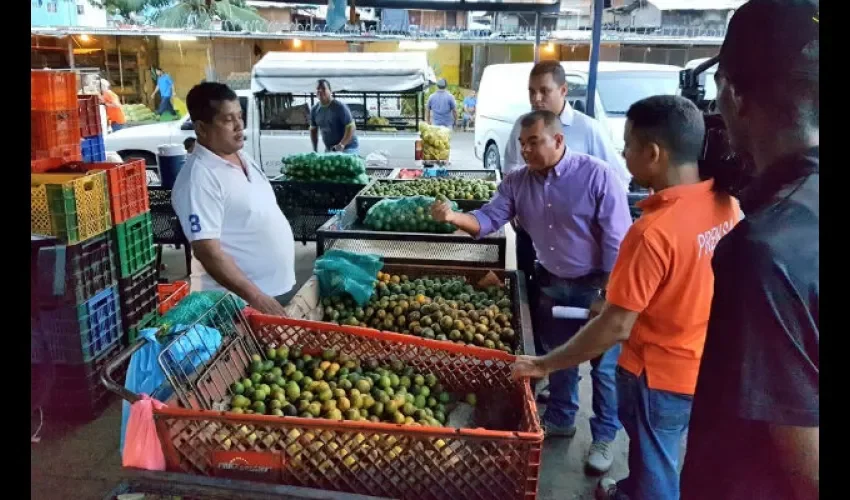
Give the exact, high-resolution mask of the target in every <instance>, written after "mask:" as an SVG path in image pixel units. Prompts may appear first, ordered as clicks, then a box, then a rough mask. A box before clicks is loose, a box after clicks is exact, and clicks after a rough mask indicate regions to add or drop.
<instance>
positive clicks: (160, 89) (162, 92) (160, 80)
mask: <svg viewBox="0 0 850 500" xmlns="http://www.w3.org/2000/svg"><path fill="white" fill-rule="evenodd" d="M157 93H159V108H157V110H156V114H158V115H163V114H165V113H171V114H172V115H175V116H176V115H177V111H175V110H174V103H172V102H171V99H172V98H173V97H174V80H172V79H171V75H169V74H168V73H166V72H165V71H163V70H162V68H156V88H155V89H153V94H151V99H153V98H154V97H156V94H157Z"/></svg>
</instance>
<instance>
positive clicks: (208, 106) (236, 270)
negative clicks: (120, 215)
mask: <svg viewBox="0 0 850 500" xmlns="http://www.w3.org/2000/svg"><path fill="white" fill-rule="evenodd" d="M186 105H187V107H188V108H189V115H190V117H191V119H192V122H193V124H194V126H195V134H196V135H197V138H198V141H197V144H196V145H195V149H194V151H193V152H192V154H191V155H189V157H188V158H187V160H186V164H185V165H184V166H183V168H182V169H181V170H180V174H179V175H178V176H177V180H176V181H175V182H174V189H173V190H172V193H171V203H172V205H173V206H174V211H175V212H176V213H177V216H178V217H179V218H180V224H181V225H182V226H183V232H184V233H185V234H186V236H187V237H188V239H189V241H190V242H191V243H192V251H193V253H194V257H195V259H193V262H192V289H193V290H222V289H225V290H229V291H231V292H233V293H235V294H236V295H238V296H239V297H241V298H243V299H244V300H245V301H246V302H248V304H249V305H250V306H252V307H253V308H255V309H257V310H259V311H261V312H263V313H266V314H276V315H283V314H284V309H283V304H282V303H283V302H285V297H286V296H287V294H288V292H290V290H292V288H293V286H294V285H295V255H294V251H295V242H294V238H293V236H292V229H291V228H290V226H289V222H288V221H287V220H286V217H284V215H283V213H282V212H281V211H280V207H278V205H277V201H276V199H275V196H274V191H273V190H272V187H271V184H270V183H269V180H268V179H267V178H266V175H265V174H264V173H263V170H262V169H261V168H260V166H259V165H257V163H256V162H255V161H254V160H252V159H251V158H249V157H248V156H247V155H246V154H245V153H243V152H242V148H243V146H244V145H245V135H244V127H245V126H244V121H243V116H242V107H241V106H240V105H239V99H238V97H237V96H236V93H234V92H233V90H231V89H230V88H229V87H228V86H227V85H223V84H220V83H214V82H204V83H201V84H199V85H196V86H195V87H194V88H192V90H190V91H189V94H188V95H187V96H186Z"/></svg>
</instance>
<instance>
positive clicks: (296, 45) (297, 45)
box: [292, 38, 301, 49]
mask: <svg viewBox="0 0 850 500" xmlns="http://www.w3.org/2000/svg"><path fill="white" fill-rule="evenodd" d="M292 48H294V49H300V48H301V40H299V39H297V38H293V39H292Z"/></svg>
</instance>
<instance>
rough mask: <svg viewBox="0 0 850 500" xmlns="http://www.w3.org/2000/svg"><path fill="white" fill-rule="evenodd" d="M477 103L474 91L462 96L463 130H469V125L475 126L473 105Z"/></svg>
mask: <svg viewBox="0 0 850 500" xmlns="http://www.w3.org/2000/svg"><path fill="white" fill-rule="evenodd" d="M477 105H478V98H477V97H475V91H474V90H472V91H470V92H469V95H468V96H466V97H464V98H463V130H465V131H466V130H469V127H470V126H472V127H474V126H475V107H476V106H477Z"/></svg>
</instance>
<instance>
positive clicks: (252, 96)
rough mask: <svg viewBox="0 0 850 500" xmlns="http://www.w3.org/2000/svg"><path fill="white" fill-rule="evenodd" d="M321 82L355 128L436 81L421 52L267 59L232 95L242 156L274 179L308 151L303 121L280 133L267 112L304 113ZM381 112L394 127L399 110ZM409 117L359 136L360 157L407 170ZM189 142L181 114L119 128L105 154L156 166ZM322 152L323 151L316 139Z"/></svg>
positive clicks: (412, 143)
mask: <svg viewBox="0 0 850 500" xmlns="http://www.w3.org/2000/svg"><path fill="white" fill-rule="evenodd" d="M305 58H306V59H305ZM319 78H325V79H327V80H329V81H330V83H331V86H332V88H333V90H334V91H335V92H339V93H341V94H342V93H344V94H345V96H346V97H343V98H341V100H342V101H343V102H347V103H348V104H349V107H351V108H352V114H353V115H354V116H355V121H357V123H358V125H360V124H362V123H363V122H364V121H365V118H367V117H369V116H377V113H376V110H375V109H373V108H375V106H376V104H377V103H379V102H384V103H386V102H387V101H388V100H396V101H397V100H400V99H401V97H399V96H400V95H402V94H403V95H405V96H418V94H420V93H421V89H422V87H423V86H425V85H428V84H430V83H431V82H433V81H434V73H433V70H432V69H431V68H430V66H429V65H428V61H427V58H426V55H425V53H416V52H407V53H342V54H328V53H311V54H304V53H296V54H290V53H281V52H270V53H268V54H266V56H264V57H263V59H261V60H260V61H259V62H258V63H257V65H256V66H255V67H254V69H253V70H252V72H251V90H238V91H236V94H237V95H238V96H239V102H240V104H241V105H242V112H243V114H244V117H245V135H246V141H245V151H246V152H247V153H248V154H249V155H251V156H252V157H253V158H254V159H256V160H257V161H258V162H260V163H261V164H262V165H263V169H264V170H265V171H266V173H267V174H269V175H271V176H274V175H277V174H279V173H280V167H281V158H283V157H284V156H286V155H290V154H296V153H305V152H309V151H312V149H313V147H312V144H311V142H310V132H309V130H308V129H307V126H306V123H303V117H302V122H301V123H300V124H299V126H298V127H281V126H279V123H278V122H276V121H275V120H274V118H275V116H272V117H271V118H270V115H269V113H270V108H271V107H272V106H273V105H277V104H278V103H281V102H285V105H284V106H285V107H286V108H287V109H290V108H293V107H298V106H299V104H300V105H301V107H302V108H304V109H306V108H308V106H307V103H308V101H309V100H310V96H311V94H314V93H315V88H316V81H317V80H318V79H319ZM358 93H359V94H360V95H362V96H365V101H366V108H367V109H366V110H365V113H364V111H363V109H362V108H363V105H361V106H360V107H359V108H358V107H357V105H356V100H355V99H353V98H352V97H351V96H352V95H355V94H358ZM382 94H383V95H382ZM409 98H417V97H409ZM314 102H317V101H314ZM390 104H396V103H395V102H392V103H390ZM263 106H265V107H266V109H265V113H266V114H265V117H264V116H263V115H262V113H263ZM386 107H387V108H389V109H387V111H388V112H387V113H386V114H382V115H381V116H383V117H386V118H389V119H390V121H391V122H392V125H394V126H395V125H396V123H398V121H399V119H400V117H399V116H398V115H399V109H400V108H401V106H399V105H389V106H386ZM275 111H276V110H275ZM382 111H383V108H382ZM421 113H422V111H421V110H420V114H421ZM364 114H365V116H364ZM412 119H413V120H407V122H409V123H407V122H405V123H406V124H407V127H406V128H405V127H398V130H396V131H386V130H363V129H362V128H361V129H360V130H358V131H357V139H358V142H359V143H360V155H361V156H363V157H366V156H368V155H369V154H371V153H381V154H383V155H384V156H385V157H386V158H387V159H388V160H389V166H391V167H395V166H408V165H410V164H411V163H412V162H413V161H414V158H415V149H416V141H417V139H419V132H418V131H416V126H415V116H414V117H412ZM293 128H294V129H293ZM194 136H195V131H194V127H193V125H192V121H191V120H190V119H189V117H188V116H186V117H185V118H183V119H181V120H178V121H174V122H166V123H157V124H153V125H141V126H138V127H128V128H125V129H122V130H119V131H118V132H114V133H112V134H109V135H108V136H106V138H105V146H106V150H107V151H113V152H116V153H118V154H120V155H121V157H122V158H124V159H125V160H126V159H129V158H141V159H144V160H145V161H146V163H147V164H148V165H149V166H153V165H156V163H157V160H156V154H157V151H158V147H159V146H160V145H162V144H181V143H182V142H183V141H184V140H185V139H186V138H187V137H194ZM319 149H320V151H321V150H323V149H324V148H323V145H322V144H321V139H319Z"/></svg>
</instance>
